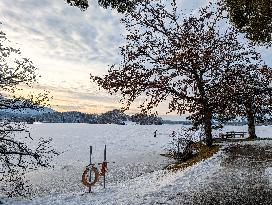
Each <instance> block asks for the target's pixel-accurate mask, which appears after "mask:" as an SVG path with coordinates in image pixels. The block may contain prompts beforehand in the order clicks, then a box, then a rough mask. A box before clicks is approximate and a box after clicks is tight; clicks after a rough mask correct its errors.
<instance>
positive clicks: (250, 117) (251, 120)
mask: <svg viewBox="0 0 272 205" xmlns="http://www.w3.org/2000/svg"><path fill="white" fill-rule="evenodd" d="M247 125H248V135H249V138H250V139H256V138H257V135H256V133H255V116H254V112H253V110H252V108H251V107H248V108H247Z"/></svg>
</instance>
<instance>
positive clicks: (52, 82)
mask: <svg viewBox="0 0 272 205" xmlns="http://www.w3.org/2000/svg"><path fill="white" fill-rule="evenodd" d="M207 2H208V1H207V0H180V1H179V3H180V4H182V7H183V8H184V9H187V12H190V10H192V9H196V8H199V7H200V6H202V5H204V4H206V3H207ZM90 4H91V5H90V7H89V8H88V10H87V11H85V12H82V11H80V10H79V9H78V8H76V7H70V6H69V5H67V4H66V3H65V1H64V0H1V1H0V17H1V18H0V21H1V22H2V23H3V25H2V26H1V29H2V30H3V31H4V32H6V34H7V36H8V38H9V39H10V40H11V41H12V42H13V43H17V44H18V45H17V46H18V47H20V48H21V50H22V52H23V56H25V57H28V58H30V59H31V60H32V61H33V62H34V64H35V65H36V66H37V67H38V68H39V73H40V74H41V76H42V77H41V78H40V80H39V82H40V83H39V85H36V86H35V90H37V91H38V90H48V91H50V92H51V95H52V96H53V98H54V99H53V100H52V101H51V104H52V107H53V108H54V109H56V110H61V111H68V110H76V111H83V112H90V113H93V112H97V113H100V112H104V111H107V110H112V109H113V108H117V107H120V104H119V103H118V97H113V96H110V95H108V94H107V93H105V92H103V91H99V90H98V89H97V87H96V86H95V85H94V84H92V83H90V80H89V74H90V73H92V74H96V75H103V74H105V73H106V72H107V69H108V65H111V64H113V63H118V62H119V59H118V56H119V55H118V53H119V50H118V47H119V46H120V44H121V43H122V36H121V34H122V33H124V29H123V28H122V25H121V24H120V22H119V19H120V16H119V15H118V14H117V13H116V12H113V11H111V10H104V9H103V8H100V7H99V6H97V5H96V4H95V0H91V1H90ZM262 53H263V55H264V58H265V59H266V61H267V63H268V64H270V65H272V60H271V58H270V57H269V56H271V54H272V52H271V49H270V50H266V51H263V52H262ZM132 111H135V110H134V109H132ZM164 112H165V109H164V108H162V114H163V113H164Z"/></svg>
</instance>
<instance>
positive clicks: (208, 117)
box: [204, 110, 213, 147]
mask: <svg viewBox="0 0 272 205" xmlns="http://www.w3.org/2000/svg"><path fill="white" fill-rule="evenodd" d="M204 132H205V139H206V145H207V146H208V147H211V146H212V144H213V138H212V114H211V112H210V111H207V110H205V114H204Z"/></svg>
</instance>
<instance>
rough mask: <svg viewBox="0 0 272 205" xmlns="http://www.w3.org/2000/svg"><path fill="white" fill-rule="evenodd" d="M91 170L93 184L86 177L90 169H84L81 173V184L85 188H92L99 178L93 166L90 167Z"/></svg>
mask: <svg viewBox="0 0 272 205" xmlns="http://www.w3.org/2000/svg"><path fill="white" fill-rule="evenodd" d="M91 170H92V171H93V172H94V180H93V182H89V180H88V179H87V176H88V172H89V171H90V168H89V167H86V169H85V171H84V172H83V174H82V180H81V182H82V184H83V185H84V186H86V187H89V188H90V187H92V186H94V185H95V184H96V182H98V180H99V177H100V174H99V171H98V169H97V168H96V167H95V166H92V167H91Z"/></svg>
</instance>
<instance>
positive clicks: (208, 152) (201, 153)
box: [163, 143, 219, 171]
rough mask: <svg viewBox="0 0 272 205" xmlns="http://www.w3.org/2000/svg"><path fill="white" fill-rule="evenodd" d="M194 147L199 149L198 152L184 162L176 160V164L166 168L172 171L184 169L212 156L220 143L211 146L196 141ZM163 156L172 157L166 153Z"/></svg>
mask: <svg viewBox="0 0 272 205" xmlns="http://www.w3.org/2000/svg"><path fill="white" fill-rule="evenodd" d="M193 148H194V149H195V150H197V151H198V153H197V154H195V155H193V156H192V157H191V158H190V159H188V160H186V161H184V162H176V163H175V164H171V165H168V166H167V167H166V169H167V170H171V171H177V170H183V169H185V168H187V167H190V166H192V165H194V164H196V163H198V162H200V161H202V160H205V159H208V158H210V157H212V156H213V155H214V154H215V153H217V152H218V151H219V145H213V146H212V147H211V148H209V147H208V146H206V145H204V144H202V143H195V144H194V145H193ZM163 156H166V157H172V156H171V155H169V154H168V155H167V154H164V155H163Z"/></svg>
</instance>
